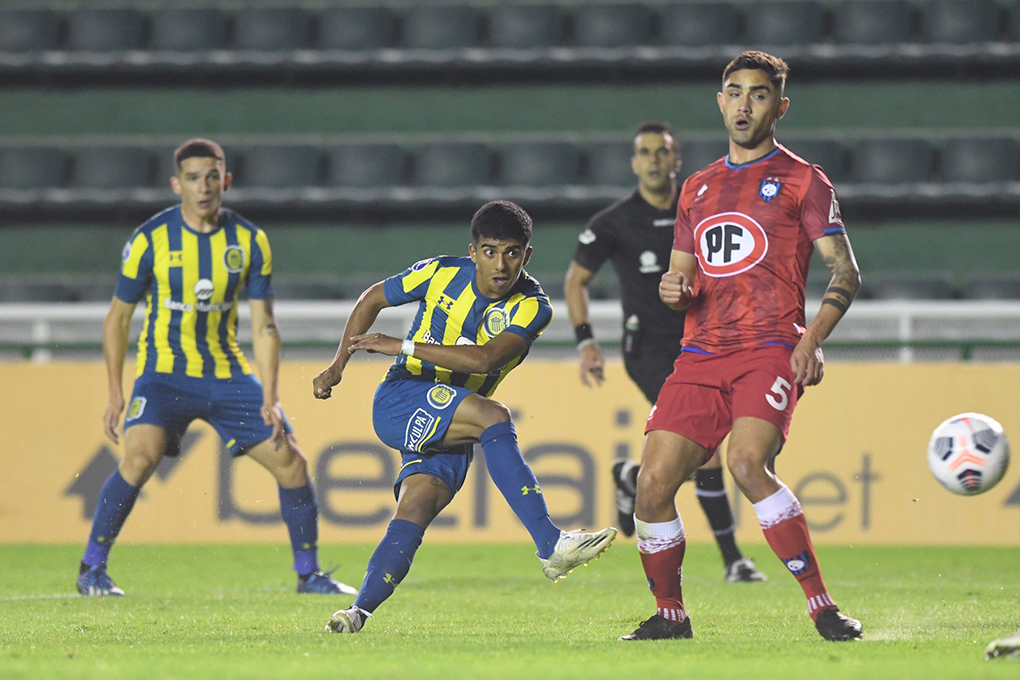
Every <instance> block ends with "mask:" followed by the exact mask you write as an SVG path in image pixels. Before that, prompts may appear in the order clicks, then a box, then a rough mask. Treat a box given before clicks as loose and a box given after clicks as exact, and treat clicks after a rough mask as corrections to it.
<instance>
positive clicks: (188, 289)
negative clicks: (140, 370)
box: [157, 229, 204, 378]
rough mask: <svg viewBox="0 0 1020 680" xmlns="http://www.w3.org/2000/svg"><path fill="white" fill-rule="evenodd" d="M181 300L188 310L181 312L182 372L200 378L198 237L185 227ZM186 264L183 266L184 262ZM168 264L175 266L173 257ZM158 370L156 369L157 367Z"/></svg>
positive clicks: (202, 363) (182, 231) (182, 238)
mask: <svg viewBox="0 0 1020 680" xmlns="http://www.w3.org/2000/svg"><path fill="white" fill-rule="evenodd" d="M180 260H181V264H180V265H176V266H181V302H183V303H184V304H185V305H186V309H188V310H190V311H182V312H181V324H180V329H181V352H183V353H184V358H185V364H184V367H185V368H184V373H185V374H186V375H189V376H191V377H192V378H201V377H202V369H203V368H204V362H203V361H202V355H201V354H199V352H198V340H197V339H196V338H195V324H196V323H197V322H198V312H197V311H195V305H196V304H198V296H197V295H195V285H196V284H197V283H198V280H199V275H198V267H197V266H195V265H196V264H197V263H198V237H197V236H195V234H194V233H193V232H190V231H188V230H187V229H182V230H181V257H180ZM185 262H186V263H187V266H183V264H184V263H185ZM170 266H175V265H174V263H173V259H171V261H170ZM157 370H158V369H157Z"/></svg>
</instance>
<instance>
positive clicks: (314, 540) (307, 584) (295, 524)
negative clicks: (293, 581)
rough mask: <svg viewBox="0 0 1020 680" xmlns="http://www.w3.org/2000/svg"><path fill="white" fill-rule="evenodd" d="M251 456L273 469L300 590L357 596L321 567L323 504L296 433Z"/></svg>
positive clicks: (260, 447)
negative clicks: (314, 485)
mask: <svg viewBox="0 0 1020 680" xmlns="http://www.w3.org/2000/svg"><path fill="white" fill-rule="evenodd" d="M246 454H247V455H248V457H249V458H251V459H252V460H254V461H255V462H257V463H259V464H260V465H261V466H262V467H264V468H266V469H267V470H269V472H270V474H272V475H273V477H274V478H275V479H276V483H277V485H278V487H279V489H278V490H279V495H280V515H282V516H283V522H284V524H286V525H287V532H288V534H289V535H290V546H291V550H292V551H293V553H294V571H296V572H297V574H298V586H297V590H298V592H299V593H314V594H320V595H336V594H343V595H356V594H357V592H358V591H357V590H355V589H354V588H352V587H351V586H349V585H346V584H343V583H340V582H339V581H337V580H335V579H333V578H332V577H330V575H329V574H328V573H324V572H323V571H322V570H321V569H320V567H319V556H318V550H319V548H318V540H319V506H318V505H317V504H316V502H315V492H314V491H313V490H312V484H311V481H310V480H309V478H308V460H307V459H306V458H305V455H304V453H302V452H301V449H299V448H298V445H297V440H296V439H295V438H294V435H293V434H286V435H285V436H284V441H283V443H282V444H280V446H276V445H275V444H274V443H273V442H272V440H269V439H267V440H265V441H263V442H261V443H259V444H256V445H255V446H253V447H251V448H250V449H248V450H247V451H246Z"/></svg>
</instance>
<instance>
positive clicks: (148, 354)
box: [139, 246, 161, 373]
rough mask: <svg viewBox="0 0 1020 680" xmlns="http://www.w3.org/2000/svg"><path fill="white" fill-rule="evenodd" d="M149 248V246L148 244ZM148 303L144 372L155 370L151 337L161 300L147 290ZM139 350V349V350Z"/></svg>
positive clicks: (153, 347) (154, 348)
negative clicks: (149, 311)
mask: <svg viewBox="0 0 1020 680" xmlns="http://www.w3.org/2000/svg"><path fill="white" fill-rule="evenodd" d="M150 249H151V246H150ZM148 299H149V304H151V305H152V312H151V313H149V314H148V316H146V317H145V325H146V326H147V330H146V333H145V337H146V341H145V343H146V350H145V368H144V369H142V370H144V371H145V372H146V373H149V372H153V373H154V372H155V371H156V354H157V352H156V343H155V342H154V341H153V338H155V337H156V317H157V316H159V313H158V310H159V305H160V303H161V301H160V300H159V298H158V296H157V295H156V293H155V292H153V291H151V290H150V291H149V298H148ZM139 351H140V350H139Z"/></svg>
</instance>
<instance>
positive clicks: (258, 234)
mask: <svg viewBox="0 0 1020 680" xmlns="http://www.w3.org/2000/svg"><path fill="white" fill-rule="evenodd" d="M255 243H257V244H258V246H259V250H261V251H262V272H261V273H262V276H269V275H270V274H272V273H273V253H272V251H271V250H269V239H268V238H266V232H264V231H262V230H261V229H258V230H256V231H255ZM246 252H249V253H250V252H251V248H248V250H247V251H246ZM247 264H248V263H245V265H246V266H247Z"/></svg>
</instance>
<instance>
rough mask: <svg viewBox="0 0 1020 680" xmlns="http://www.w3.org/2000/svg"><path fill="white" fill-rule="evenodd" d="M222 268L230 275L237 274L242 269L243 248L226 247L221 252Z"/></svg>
mask: <svg viewBox="0 0 1020 680" xmlns="http://www.w3.org/2000/svg"><path fill="white" fill-rule="evenodd" d="M223 266H224V267H226V268H227V271H228V272H230V273H231V274H237V273H238V272H240V271H241V270H242V269H244V248H242V247H241V246H227V249H226V250H225V251H224V252H223Z"/></svg>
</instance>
